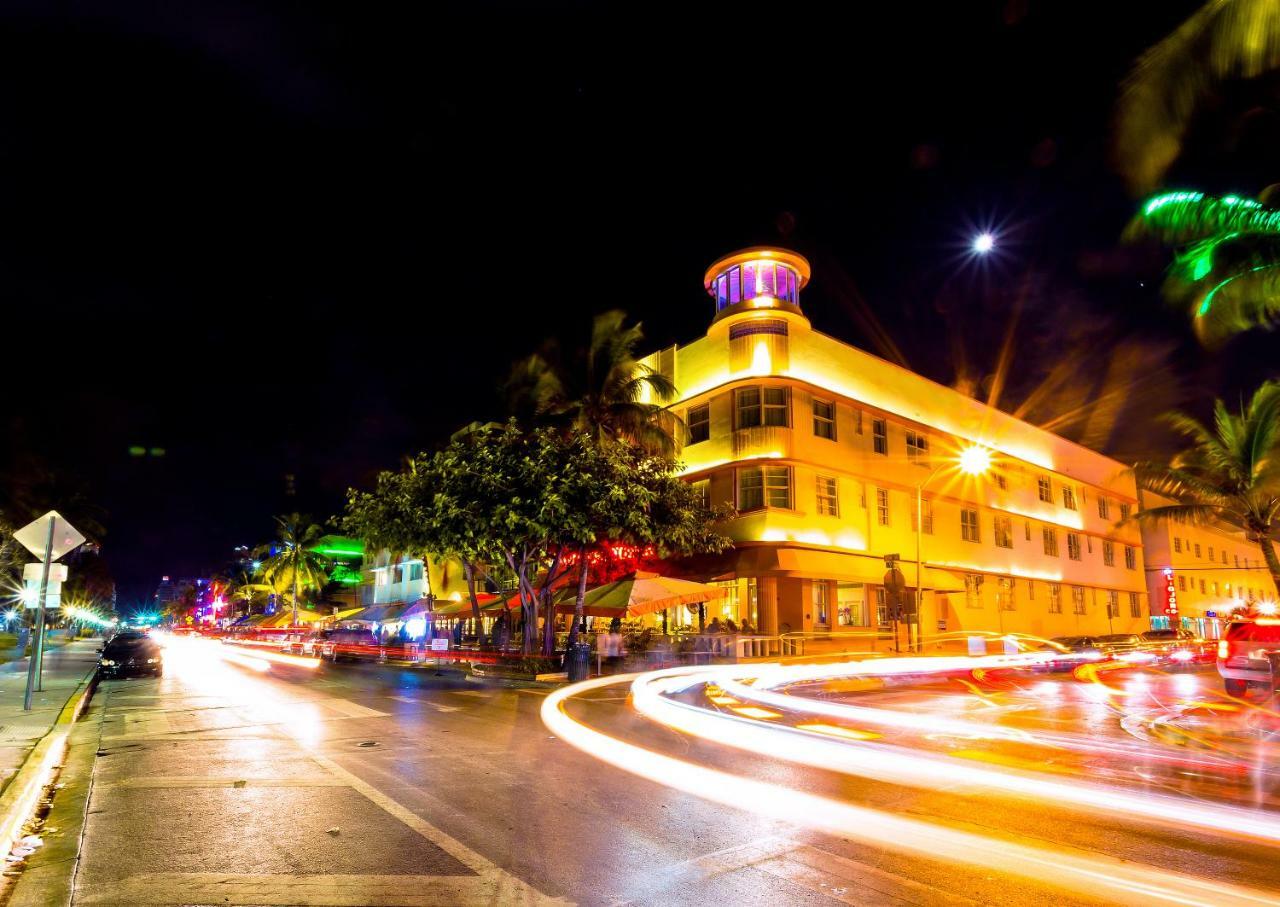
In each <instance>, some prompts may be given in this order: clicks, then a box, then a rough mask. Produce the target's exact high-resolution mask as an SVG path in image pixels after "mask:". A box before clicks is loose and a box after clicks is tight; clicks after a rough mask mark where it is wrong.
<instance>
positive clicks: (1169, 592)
mask: <svg viewBox="0 0 1280 907" xmlns="http://www.w3.org/2000/svg"><path fill="white" fill-rule="evenodd" d="M1164 591H1165V600H1164V613H1165V614H1168V615H1169V616H1170V617H1177V616H1178V589H1177V586H1175V585H1174V582H1173V568H1172V567H1165V568H1164Z"/></svg>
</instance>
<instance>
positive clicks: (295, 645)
mask: <svg viewBox="0 0 1280 907" xmlns="http://www.w3.org/2000/svg"><path fill="white" fill-rule="evenodd" d="M320 637H321V634H320V633H312V632H309V631H307V630H301V631H299V630H294V631H291V632H289V633H286V634H284V635H283V636H282V637H280V651H281V652H283V653H285V654H286V655H315V654H316V644H317V642H319V640H320Z"/></svg>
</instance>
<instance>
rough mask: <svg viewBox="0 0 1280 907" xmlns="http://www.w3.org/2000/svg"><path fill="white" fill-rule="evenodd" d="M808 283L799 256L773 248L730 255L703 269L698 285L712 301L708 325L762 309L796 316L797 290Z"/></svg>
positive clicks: (805, 266) (806, 264) (804, 263)
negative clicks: (711, 317)
mask: <svg viewBox="0 0 1280 907" xmlns="http://www.w3.org/2000/svg"><path fill="white" fill-rule="evenodd" d="M808 282H809V262H808V261H807V260H806V259H805V258H804V256H803V255H797V254H796V253H795V252H792V251H789V250H787V249H779V248H776V247H773V246H752V247H751V248H749V249H741V250H739V251H737V252H733V253H730V254H729V255H726V256H724V257H723V258H721V259H719V260H718V261H716V262H715V263H714V264H712V265H711V267H709V268H707V273H706V274H705V275H704V276H703V279H702V285H703V286H704V287H705V288H706V290H707V293H708V294H710V296H711V298H712V299H713V300H715V304H716V316H715V320H714V321H713V322H712V323H713V324H715V323H716V322H720V321H724V320H726V319H733V317H734V316H735V315H746V314H750V313H756V312H760V311H762V310H765V311H771V312H779V313H781V312H787V313H790V314H792V315H800V316H801V317H803V315H802V313H801V311H800V290H801V289H803V288H804V285H805V284H807V283H808Z"/></svg>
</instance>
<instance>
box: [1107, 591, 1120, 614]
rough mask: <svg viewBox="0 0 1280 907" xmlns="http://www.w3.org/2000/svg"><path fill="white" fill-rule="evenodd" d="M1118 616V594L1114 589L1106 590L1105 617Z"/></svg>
mask: <svg viewBox="0 0 1280 907" xmlns="http://www.w3.org/2000/svg"><path fill="white" fill-rule="evenodd" d="M1119 616H1120V593H1119V592H1117V591H1116V590H1115V589H1108V590H1107V617H1119Z"/></svg>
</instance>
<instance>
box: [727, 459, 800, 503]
mask: <svg viewBox="0 0 1280 907" xmlns="http://www.w3.org/2000/svg"><path fill="white" fill-rule="evenodd" d="M762 507H781V508H784V509H786V510H790V509H791V467H790V466H748V467H745V468H743V469H739V470H738V509H739V510H743V511H746V510H759V509H761V508H762Z"/></svg>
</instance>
